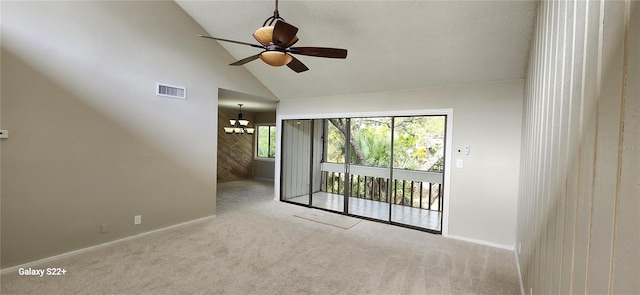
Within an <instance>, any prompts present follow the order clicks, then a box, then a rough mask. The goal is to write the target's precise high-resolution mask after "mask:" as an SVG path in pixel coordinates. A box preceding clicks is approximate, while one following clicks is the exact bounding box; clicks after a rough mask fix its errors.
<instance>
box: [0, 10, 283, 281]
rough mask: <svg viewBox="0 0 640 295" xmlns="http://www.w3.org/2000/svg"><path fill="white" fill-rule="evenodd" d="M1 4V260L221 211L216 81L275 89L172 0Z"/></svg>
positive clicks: (9, 262) (262, 92)
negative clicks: (160, 87) (179, 91)
mask: <svg viewBox="0 0 640 295" xmlns="http://www.w3.org/2000/svg"><path fill="white" fill-rule="evenodd" d="M0 5H1V21H2V24H1V25H2V26H1V30H2V31H1V37H2V40H1V41H2V42H1V50H2V51H1V54H2V65H1V67H2V68H1V73H2V85H1V92H0V94H1V96H2V114H1V115H2V116H1V119H2V121H1V123H2V124H1V127H2V128H3V129H8V130H9V131H10V135H11V136H10V138H8V139H2V140H1V141H0V142H1V145H2V155H1V163H2V167H1V168H2V172H1V173H2V179H1V200H0V201H1V203H2V208H1V210H2V212H1V213H2V214H1V225H2V229H1V231H2V236H1V237H2V240H1V241H2V245H1V246H2V247H1V248H2V253H1V257H2V265H1V267H2V268H5V267H9V266H13V265H17V264H21V263H26V262H29V261H34V260H37V259H41V258H45V257H49V256H52V255H56V254H61V253H64V252H69V251H72V250H75V249H80V248H85V247H88V246H92V245H96V244H100V243H104V242H108V241H112V240H115V239H119V238H123V237H127V236H131V235H135V234H138V233H142V232H146V231H150V230H153V229H156V228H161V227H166V226H169V225H173V224H177V223H181V222H185V221H189V220H193V219H197V218H201V217H205V216H211V215H214V214H215V212H216V145H217V140H216V128H217V97H218V92H217V91H218V90H217V89H218V88H225V89H232V90H236V91H239V92H244V93H250V94H253V95H258V96H262V97H273V94H271V93H270V92H269V91H268V90H267V89H266V88H265V87H264V86H263V85H262V84H261V83H260V82H258V81H257V80H256V79H255V78H254V77H253V76H252V75H251V74H250V73H249V72H248V71H246V70H245V69H244V68H242V67H229V66H227V64H228V63H229V62H231V61H233V60H234V59H233V57H231V56H230V55H229V54H228V53H227V52H226V51H225V50H224V49H223V48H222V47H221V46H220V45H218V44H217V43H216V42H214V41H211V40H205V39H201V38H197V37H196V35H197V34H204V33H205V32H204V30H203V29H202V28H200V27H199V26H198V25H197V24H196V23H195V22H194V21H193V20H192V19H191V18H190V17H189V16H188V15H187V14H186V13H185V12H184V11H183V10H182V9H180V7H178V6H177V5H176V4H175V3H174V2H171V1H158V2H150V1H149V2H147V1H135V2H134V1H103V2H97V1H82V2H79V1H74V2H46V1H38V2H18V1H16V2H10V1H2V2H0ZM156 82H165V83H170V84H174V85H181V86H186V87H187V95H188V99H187V100H186V101H185V100H175V99H170V98H162V97H158V96H155V89H154V88H155V83H156ZM137 214H141V215H142V224H141V225H138V226H134V225H133V216H134V215H137ZM103 223H106V224H108V232H107V233H104V234H101V233H100V225H101V224H103Z"/></svg>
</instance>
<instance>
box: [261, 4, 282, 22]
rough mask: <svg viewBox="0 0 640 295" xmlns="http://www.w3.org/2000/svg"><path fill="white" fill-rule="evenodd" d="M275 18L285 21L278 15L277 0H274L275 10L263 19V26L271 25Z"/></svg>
mask: <svg viewBox="0 0 640 295" xmlns="http://www.w3.org/2000/svg"><path fill="white" fill-rule="evenodd" d="M276 20H281V21H283V22H284V21H285V20H284V18H282V17H280V12H278V0H276V10H274V11H273V16H270V17H269V18H267V20H265V21H264V23H263V24H262V26H263V27H266V26H267V25H269V26H271V25H273V22H275V21H276Z"/></svg>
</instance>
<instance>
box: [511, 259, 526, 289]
mask: <svg viewBox="0 0 640 295" xmlns="http://www.w3.org/2000/svg"><path fill="white" fill-rule="evenodd" d="M513 253H514V254H515V255H516V267H517V268H518V282H519V283H520V295H524V282H523V281H522V270H520V258H519V257H518V252H516V251H513Z"/></svg>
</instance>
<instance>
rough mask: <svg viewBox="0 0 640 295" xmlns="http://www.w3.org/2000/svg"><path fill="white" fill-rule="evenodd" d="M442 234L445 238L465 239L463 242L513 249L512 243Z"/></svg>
mask: <svg viewBox="0 0 640 295" xmlns="http://www.w3.org/2000/svg"><path fill="white" fill-rule="evenodd" d="M442 236H443V237H445V238H452V239H456V240H461V241H465V242H471V243H475V244H480V245H485V246H490V247H494V248H501V249H505V250H509V251H513V250H514V246H513V245H502V244H497V243H493V242H487V241H483V240H478V239H471V238H465V237H461V236H455V235H442Z"/></svg>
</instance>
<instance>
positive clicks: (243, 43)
mask: <svg viewBox="0 0 640 295" xmlns="http://www.w3.org/2000/svg"><path fill="white" fill-rule="evenodd" d="M198 37H202V38H207V39H213V40H218V41H224V42H231V43H236V44H240V45H248V46H251V47H255V48H264V46H261V45H257V44H251V43H246V42H240V41H234V40H229V39H222V38H216V37H211V36H205V35H198Z"/></svg>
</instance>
